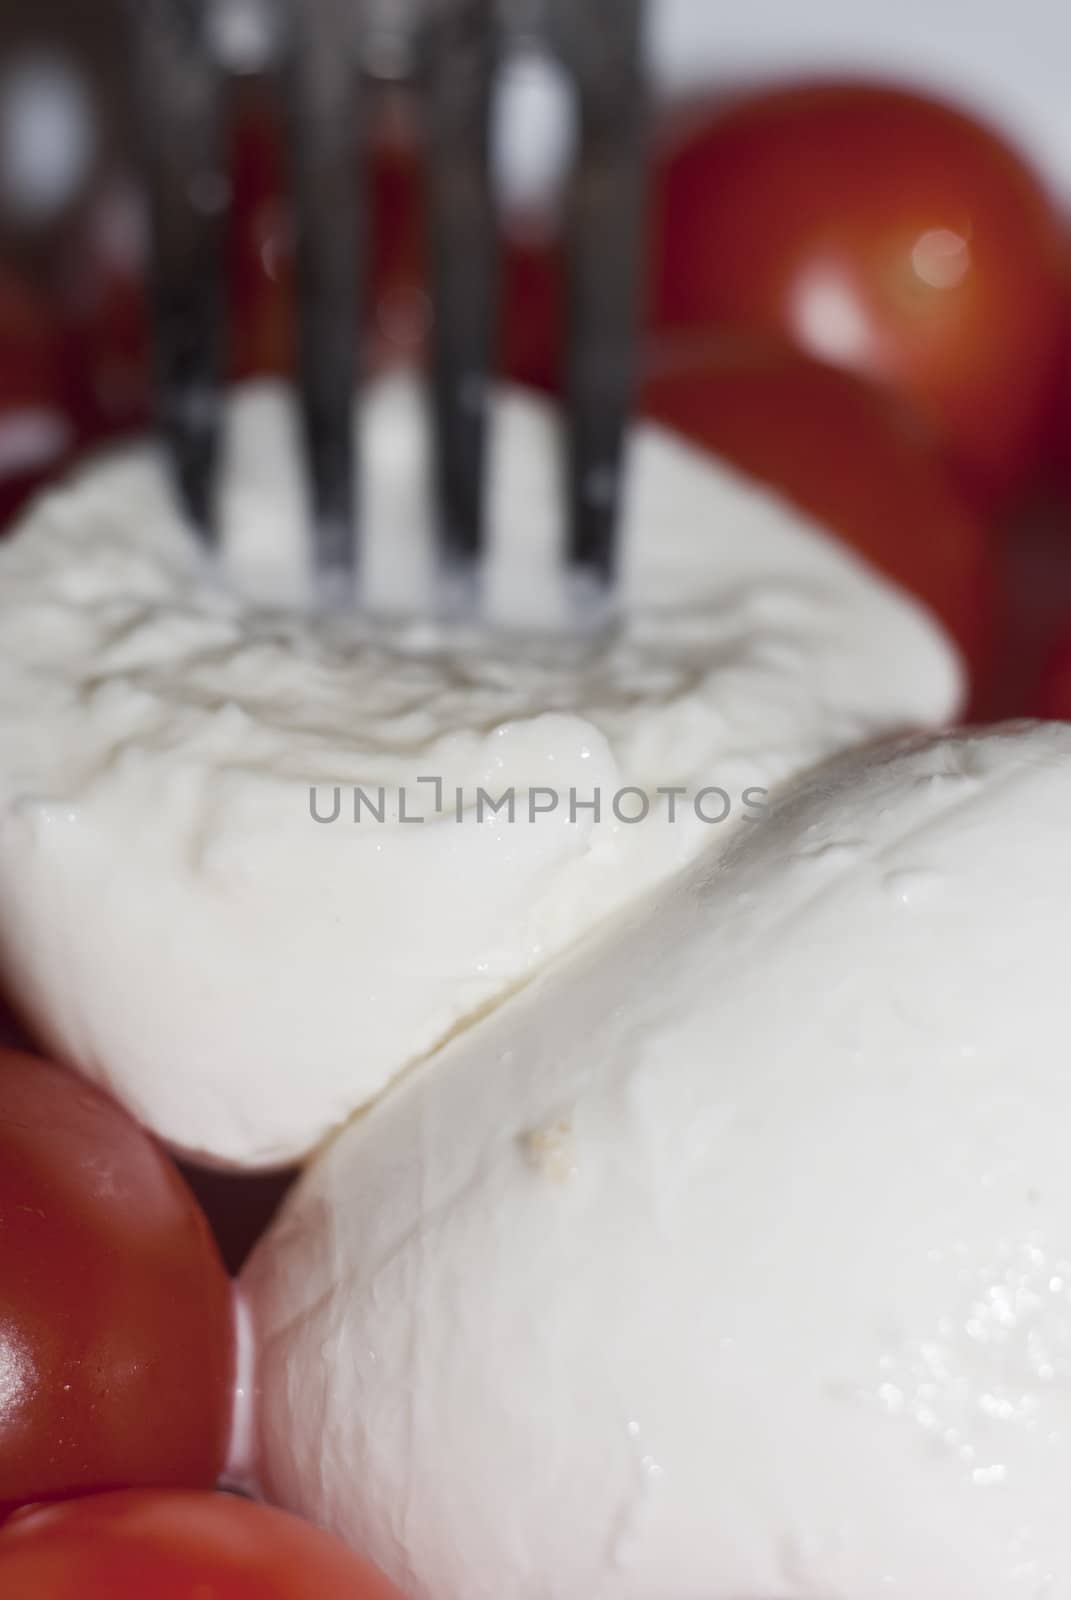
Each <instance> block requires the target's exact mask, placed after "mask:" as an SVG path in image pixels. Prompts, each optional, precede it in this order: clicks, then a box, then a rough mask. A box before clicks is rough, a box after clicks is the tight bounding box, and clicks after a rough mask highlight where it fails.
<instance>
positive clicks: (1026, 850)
mask: <svg viewBox="0 0 1071 1600" xmlns="http://www.w3.org/2000/svg"><path fill="white" fill-rule="evenodd" d="M1069 816H1071V728H1069V727H1067V726H1063V725H1050V726H1033V727H1031V726H1016V727H1008V728H1004V729H999V730H996V731H991V732H985V733H982V734H970V733H968V734H964V735H961V736H959V735H957V736H955V737H951V738H948V739H946V740H943V741H942V740H932V741H931V740H926V739H916V740H914V741H905V742H900V743H897V742H893V744H892V747H891V748H887V749H882V750H878V751H875V752H873V753H871V754H869V755H868V754H866V753H863V754H853V755H850V756H846V757H840V758H838V759H837V760H835V761H834V762H833V763H832V764H831V765H830V766H828V767H827V768H825V769H824V770H822V771H820V772H818V773H816V774H814V775H813V776H809V777H807V778H805V779H802V780H801V781H800V782H799V783H798V784H797V785H795V786H793V787H791V788H790V789H789V790H788V792H787V793H786V794H785V796H784V798H783V799H782V800H781V801H780V802H779V803H778V804H777V806H775V807H773V808H771V811H770V812H769V814H768V815H767V816H766V818H765V819H764V820H763V821H761V822H757V823H755V824H754V825H753V826H750V827H746V828H742V829H740V830H738V831H737V833H736V835H735V838H734V840H733V842H732V843H731V844H730V846H729V848H728V850H727V851H725V852H723V853H722V854H721V855H720V856H719V857H710V856H707V857H705V858H704V859H703V860H702V861H700V862H696V863H694V864H693V865H692V866H691V867H690V868H689V869H688V870H687V872H686V873H685V874H684V875H683V876H682V877H680V878H678V879H677V880H676V881H675V882H674V883H672V884H668V885H664V886H663V887H662V888H661V889H660V890H659V891H657V893H656V894H655V895H654V896H653V897H651V898H650V899H649V900H648V902H647V904H646V905H645V906H644V907H635V908H633V910H632V911H631V912H630V913H628V914H627V915H626V916H625V917H623V918H622V919H620V921H619V922H618V923H617V924H616V926H615V927H614V928H613V929H611V930H604V931H603V932H601V933H599V934H596V935H593V936H592V937H591V938H590V939H589V940H588V941H587V942H586V943H585V944H584V945H583V946H582V947H581V949H580V950H578V951H577V952H574V953H573V955H572V956H571V957H570V958H569V959H568V960H565V961H562V962H559V963H557V964H556V965H555V967H554V968H553V970H551V971H550V972H548V973H545V974H543V975H541V977H540V978H539V979H537V981H536V982H535V983H534V984H532V985H531V986H529V987H528V988H527V989H526V991H525V992H524V993H523V994H521V995H518V996H515V997H514V998H513V999H511V1000H510V1001H508V1002H507V1003H506V1004H505V1005H504V1006H503V1007H501V1008H500V1009H499V1010H498V1012H497V1013H496V1014H495V1015H494V1016H493V1017H491V1018H489V1019H487V1020H486V1021H484V1022H483V1023H481V1024H480V1025H479V1026H477V1027H476V1028H474V1029H472V1030H471V1031H470V1032H469V1033H467V1034H466V1035H465V1036H464V1037H463V1038H460V1039H457V1040H455V1041H454V1042H453V1043H452V1044H451V1045H449V1046H448V1047H447V1049H446V1050H445V1051H444V1052H443V1053H442V1054H441V1055H440V1056H439V1057H438V1059H437V1060H436V1062H434V1063H432V1064H429V1065H428V1066H425V1067H423V1068H421V1069H420V1070H418V1071H417V1072H416V1073H414V1074H413V1075H411V1076H410V1078H409V1079H408V1081H407V1082H405V1083H403V1084H401V1085H400V1086H399V1087H398V1088H397V1089H396V1090H395V1091H394V1092H392V1094H391V1095H389V1096H387V1097H386V1099H385V1100H384V1101H383V1102H381V1103H380V1105H378V1106H377V1107H376V1108H375V1109H373V1110H372V1111H371V1112H370V1113H369V1114H368V1116H367V1117H365V1118H363V1119H361V1120H359V1121H358V1122H356V1123H354V1124H353V1125H352V1126H351V1127H349V1128H347V1129H346V1130H345V1131H344V1132H343V1133H342V1134H341V1135H340V1136H339V1137H338V1138H337V1139H336V1140H335V1141H334V1142H333V1143H332V1144H331V1145H330V1146H328V1148H327V1149H326V1150H325V1151H324V1152H322V1153H321V1154H320V1155H319V1156H318V1158H317V1159H316V1160H315V1161H314V1162H313V1163H312V1165H311V1166H310V1168H309V1169H308V1170H307V1172H306V1174H305V1176H304V1178H303V1179H302V1181H301V1183H300V1184H299V1186H298V1188H297V1189H296V1190H295V1191H294V1192H293V1193H292V1195H291V1197H290V1199H289V1201H288V1202H287V1204H286V1205H285V1207H284V1210H283V1212H282V1213H281V1215H280V1217H279V1218H278V1219H277V1220H276V1222H275V1224H274V1225H273V1227H272V1228H271V1230H270V1231H269V1233H268V1234H267V1236H266V1237H265V1239H264V1240H263V1241H262V1243H261V1245H260V1246H259V1247H258V1250H257V1252H256V1254H255V1255H254V1257H253V1259H252V1262H251V1263H250V1264H249V1266H248V1267H247V1269H246V1271H245V1274H244V1279H243V1294H244V1298H245V1302H246V1305H247V1308H248V1311H249V1314H250V1316H251V1321H252V1326H253V1330H254V1334H255V1336H256V1338H257V1340H258V1341H259V1352H260V1353H259V1373H258V1379H259V1384H260V1389H261V1411H260V1421H259V1450H258V1459H257V1466H258V1468H259V1473H260V1477H261V1480H262V1482H263V1483H264V1485H265V1486H266V1487H267V1489H268V1490H269V1492H270V1493H271V1494H272V1495H273V1496H274V1497H277V1498H278V1499H279V1500H281V1501H282V1502H283V1503H284V1504H285V1505H288V1506H290V1507H293V1508H296V1509H298V1510H300V1511H302V1512H305V1513H307V1514H308V1515H310V1516H312V1517H314V1518H317V1519H321V1520H323V1521H324V1522H326V1523H327V1525H328V1526H330V1527H332V1528H333V1529H335V1530H337V1531H338V1532H340V1533H342V1534H343V1535H345V1536H346V1537H347V1538H348V1539H350V1540H351V1541H352V1542H353V1543H354V1544H355V1545H356V1546H358V1547H359V1548H361V1549H363V1550H365V1551H367V1552H368V1553H370V1554H371V1555H372V1556H373V1557H374V1558H375V1559H376V1560H377V1561H379V1562H380V1563H382V1564H383V1565H384V1566H385V1568H386V1569H387V1571H388V1572H389V1573H391V1574H393V1575H394V1576H395V1578H396V1579H397V1580H398V1581H399V1582H400V1583H401V1585H402V1587H403V1589H404V1592H405V1593H406V1594H407V1595H408V1596H410V1597H413V1600H502V1597H503V1596H509V1597H510V1600H577V1597H579V1596H584V1597H590V1600H773V1597H776V1600H814V1597H818V1596H821V1597H823V1600H884V1597H885V1596H898V1597H900V1596H902V1597H904V1600H919V1597H922V1596H933V1597H942V1600H1043V1597H1044V1600H1050V1597H1051V1600H1055V1597H1057V1596H1063V1595H1067V1594H1071V1545H1069V1542H1068V1538H1067V1508H1066V1483H1067V1479H1068V1474H1069V1472H1071V1164H1069V1162H1068V1158H1067V1151H1068V1097H1069V1091H1068V1048H1069V1047H1068V1033H1069V1030H1068V1006H1067V977H1066V969H1067V950H1068V936H1069V930H1071V836H1069V831H1068V817H1069Z"/></svg>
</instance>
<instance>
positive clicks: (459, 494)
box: [425, 0, 498, 564]
mask: <svg viewBox="0 0 1071 1600" xmlns="http://www.w3.org/2000/svg"><path fill="white" fill-rule="evenodd" d="M495 17H496V6H495V3H494V0H436V4H435V6H434V9H433V12H432V15H431V17H430V19H429V26H428V34H427V38H426V45H425V48H426V52H427V55H426V76H427V100H428V134H429V143H430V179H431V181H430V185H429V209H430V233H431V250H432V298H433V304H434V307H435V325H434V336H433V348H432V360H431V391H432V395H431V398H432V417H433V430H434V461H435V483H436V491H437V505H438V508H439V515H440V519H441V524H440V536H441V540H442V548H443V551H444V553H445V554H446V555H447V556H448V557H450V558H454V559H459V560H461V561H462V562H465V563H470V564H471V563H472V562H474V560H475V558H476V556H477V555H478V554H479V550H480V546H481V543H482V481H483V466H484V453H485V452H484V445H485V438H486V432H487V411H488V398H489V383H490V376H491V362H492V355H493V350H494V330H495V322H496V294H495V289H496V278H497V261H496V255H497V252H496V219H495V205H494V197H493V191H492V180H491V161H490V143H491V133H490V124H491V103H492V89H493V78H494V72H495V66H496V62H497V56H498V42H497V37H496V29H495Z"/></svg>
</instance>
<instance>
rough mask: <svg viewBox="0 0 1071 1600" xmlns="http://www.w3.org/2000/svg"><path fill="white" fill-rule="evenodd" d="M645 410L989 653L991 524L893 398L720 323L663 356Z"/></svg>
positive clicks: (980, 656)
mask: <svg viewBox="0 0 1071 1600" xmlns="http://www.w3.org/2000/svg"><path fill="white" fill-rule="evenodd" d="M643 407H644V410H645V411H646V412H647V413H648V414H649V415H650V416H652V417H653V418H655V419H656V420H657V421H659V422H663V423H665V424H667V425H668V426H670V427H673V428H676V429H677V430H679V431H680V432H682V433H684V434H686V435H687V436H688V437H689V438H691V439H693V440H694V441H695V442H696V443H698V444H700V445H702V446H703V447H704V448H705V449H708V450H711V451H713V452H715V453H716V454H717V455H720V456H722V457H724V458H725V459H726V460H728V461H730V462H732V464H733V465H734V466H736V467H739V468H740V469H741V470H742V471H744V472H746V473H747V474H749V475H750V476H751V477H754V478H758V479H760V480H761V481H763V482H764V483H768V484H770V485H771V486H772V487H773V488H775V489H777V490H779V491H780V492H781V493H782V494H784V495H786V496H787V497H788V499H790V500H792V501H794V502H795V503H796V504H797V505H798V506H800V507H801V508H802V509H803V510H804V511H806V512H808V513H809V514H810V515H812V516H813V517H815V518H816V519H817V520H818V521H819V522H821V523H822V524H823V525H824V526H825V527H827V528H828V529H829V530H830V531H831V532H833V533H836V534H838V535H839V536H840V537H841V538H842V539H844V540H845V542H846V543H848V544H850V545H851V546H852V548H853V549H855V550H857V551H858V552H859V554H860V555H862V556H865V557H866V559H867V560H868V561H870V562H872V563H873V565H874V566H876V567H877V568H879V569H880V570H881V571H882V572H884V573H886V574H887V575H888V576H889V577H891V578H893V579H895V581H896V582H897V583H899V584H901V585H902V586H903V588H905V589H907V590H909V591H910V592H911V593H912V594H915V595H917V596H918V597H919V598H920V599H921V600H923V601H925V603H926V604H927V605H928V606H930V607H931V609H932V610H933V611H935V612H936V613H937V615H938V616H939V617H940V618H941V620H942V621H943V622H944V623H945V625H946V627H947V628H948V629H949V631H950V633H951V634H952V635H953V637H954V638H955V639H956V640H957V641H958V642H959V644H960V646H961V647H962V649H963V651H964V654H965V655H966V657H967V659H968V661H969V662H970V663H971V665H972V666H973V667H974V668H976V669H977V668H978V667H979V666H980V665H981V664H982V662H983V661H984V658H985V654H986V650H987V648H988V645H989V643H990V630H991V622H992V610H993V598H994V583H995V578H994V565H993V553H992V549H991V542H990V538H989V534H988V531H987V530H986V528H985V527H984V526H983V524H982V523H981V521H980V520H979V518H978V517H977V515H976V514H975V513H974V512H973V511H972V510H971V508H970V507H968V506H967V505H966V503H965V502H964V500H963V497H962V496H961V495H960V494H959V493H958V492H957V490H956V487H955V485H954V483H953V482H951V481H950V478H949V475H948V472H947V470H946V469H945V466H944V463H943V461H942V460H941V458H940V455H939V454H938V452H937V451H936V449H935V447H934V446H933V443H932V440H930V439H929V438H928V436H927V434H926V430H925V429H924V428H923V427H922V426H921V425H920V424H919V422H918V420H917V418H916V417H915V415H914V413H913V412H912V411H911V410H910V408H909V407H907V406H906V405H904V404H903V403H902V402H900V401H899V400H898V399H897V397H896V396H894V395H891V394H889V393H888V392H887V391H885V390H880V389H876V388H874V386H873V385H871V384H869V383H866V382H865V381H864V380H863V379H860V378H857V377H855V376H854V374H852V373H848V372H843V371H840V370H839V369H837V368H835V367H829V366H825V365H823V364H822V363H820V362H817V361H812V360H810V359H809V358H807V357H805V356H801V355H798V354H795V353H794V352H792V351H791V350H788V349H786V348H785V347H784V346H782V345H779V344H777V343H776V342H774V341H772V340H768V339H767V340H762V339H758V338H756V337H754V336H751V335H733V334H723V335H721V336H711V337H708V338H707V339H706V340H705V341H702V342H700V343H699V344H690V345H689V348H688V350H687V353H686V354H684V355H680V356H678V357H677V358H671V357H669V356H667V355H665V354H663V356H662V357H661V359H660V360H659V361H658V362H657V363H655V364H654V366H653V370H652V373H651V376H650V377H649V378H648V379H647V382H646V384H645V386H644V393H643Z"/></svg>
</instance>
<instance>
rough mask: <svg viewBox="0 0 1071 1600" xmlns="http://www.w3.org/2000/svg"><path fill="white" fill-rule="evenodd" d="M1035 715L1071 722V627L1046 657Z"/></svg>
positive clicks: (1036, 700) (1035, 705)
mask: <svg viewBox="0 0 1071 1600" xmlns="http://www.w3.org/2000/svg"><path fill="white" fill-rule="evenodd" d="M1029 709H1030V711H1031V712H1032V713H1033V715H1035V716H1038V717H1051V718H1053V719H1055V720H1056V721H1058V722H1071V627H1069V628H1067V629H1066V631H1065V632H1064V633H1062V634H1061V636H1060V637H1059V638H1058V639H1057V641H1056V643H1055V644H1054V645H1053V646H1052V648H1051V649H1050V651H1049V654H1048V656H1047V657H1046V660H1045V663H1044V666H1043V668H1042V673H1041V682H1040V684H1039V685H1038V690H1037V695H1036V698H1035V703H1034V704H1033V705H1032V706H1031V707H1030V708H1029Z"/></svg>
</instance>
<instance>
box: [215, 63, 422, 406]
mask: <svg viewBox="0 0 1071 1600" xmlns="http://www.w3.org/2000/svg"><path fill="white" fill-rule="evenodd" d="M233 177H234V211H233V217H232V222H231V229H230V242H229V265H228V282H229V298H230V304H231V307H232V310H233V319H234V320H233V330H232V347H231V372H232V375H233V376H234V377H236V378H244V377H249V376H252V375H254V374H259V373H267V374H276V375H278V374H286V373H290V372H292V371H293V369H294V352H295V346H296V336H297V334H296V322H295V316H294V302H293V293H294V262H293V237H292V227H293V221H292V216H291V210H290V206H289V204H288V201H287V183H288V177H287V164H286V151H285V137H284V131H283V127H282V123H281V120H280V117H279V114H278V111H277V109H276V108H275V107H274V106H273V105H272V104H271V103H270V102H269V101H268V100H267V99H266V98H265V97H264V95H263V93H262V92H261V91H258V90H256V89H250V90H249V91H248V92H247V94H246V97H245V99H244V101H243V104H242V106H241V109H240V113H239V116H238V119H237V122H236V127H235V135H234V144H233ZM358 182H359V180H358V177H357V172H356V166H355V170H354V183H355V185H356V184H358ZM367 183H368V194H367V205H368V212H369V227H368V233H367V236H366V248H367V251H368V258H367V261H366V264H365V267H366V283H365V286H364V288H363V290H362V294H363V297H364V338H365V345H366V348H365V356H366V359H367V361H368V363H369V364H370V365H371V366H372V367H373V368H375V367H381V366H384V365H387V364H389V363H391V362H396V361H400V360H418V359H419V358H420V356H421V354H422V353H423V349H424V344H425V341H426V337H427V333H428V328H429V301H428V296H427V292H426V260H425V245H424V222H423V216H424V193H423V167H422V163H421V162H420V160H419V156H418V147H417V145H416V143H415V140H414V137H413V131H412V129H410V128H409V127H408V126H407V125H406V124H405V122H404V121H403V120H401V119H400V118H388V121H387V124H386V126H385V127H384V128H383V129H382V130H381V131H380V134H379V136H378V137H377V139H376V141H375V142H374V144H373V148H372V154H371V159H370V162H369V170H368V174H367ZM356 292H357V286H356V285H355V293H356Z"/></svg>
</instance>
